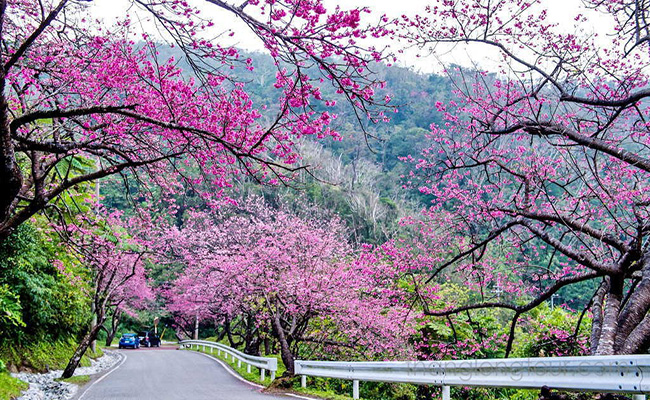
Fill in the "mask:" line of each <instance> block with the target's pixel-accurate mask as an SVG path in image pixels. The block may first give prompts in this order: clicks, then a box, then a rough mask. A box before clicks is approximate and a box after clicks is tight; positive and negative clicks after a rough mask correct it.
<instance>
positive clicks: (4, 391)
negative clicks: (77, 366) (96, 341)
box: [0, 339, 104, 400]
mask: <svg viewBox="0 0 650 400" xmlns="http://www.w3.org/2000/svg"><path fill="white" fill-rule="evenodd" d="M76 347H77V343H76V342H75V341H74V340H73V339H68V340H59V341H56V342H54V343H49V342H36V343H30V344H24V345H21V346H8V345H6V346H0V360H2V361H0V400H9V399H14V398H16V397H18V396H19V395H20V392H21V391H23V390H25V389H27V388H28V386H29V385H28V384H27V383H25V382H23V381H21V380H18V379H16V378H13V377H11V375H9V371H8V369H7V368H6V367H5V365H7V366H8V368H9V370H11V371H17V370H25V371H32V372H46V371H48V370H56V369H63V368H65V366H66V365H67V364H68V361H69V360H70V357H72V354H73V353H74V350H75V348H76ZM103 354H104V353H103V352H102V350H101V348H99V347H98V348H97V352H96V353H89V352H87V353H86V355H84V357H83V359H82V360H81V366H84V367H86V366H90V358H98V357H101V356H102V355H103ZM88 380H90V377H88V376H84V375H81V376H75V377H72V378H70V379H67V380H65V382H70V383H74V384H77V385H83V384H85V383H86V382H88Z"/></svg>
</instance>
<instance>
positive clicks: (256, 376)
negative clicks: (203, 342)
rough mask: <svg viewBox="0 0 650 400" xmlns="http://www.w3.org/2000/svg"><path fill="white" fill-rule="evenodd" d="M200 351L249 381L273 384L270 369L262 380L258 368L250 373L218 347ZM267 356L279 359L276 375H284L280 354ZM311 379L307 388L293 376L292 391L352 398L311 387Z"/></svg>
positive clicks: (343, 399) (335, 399) (336, 398)
mask: <svg viewBox="0 0 650 400" xmlns="http://www.w3.org/2000/svg"><path fill="white" fill-rule="evenodd" d="M224 344H225V343H224ZM192 351H197V350H196V349H195V348H194V349H192ZM198 352H199V353H205V354H208V355H211V356H213V357H214V358H216V359H219V360H221V361H223V362H224V363H226V364H228V366H230V368H232V370H233V371H235V372H237V373H238V374H239V375H240V376H241V377H242V378H244V379H246V380H247V381H249V382H253V383H257V384H259V385H263V386H266V387H269V386H270V385H271V378H270V376H269V373H268V371H267V373H266V378H265V379H264V381H263V382H262V381H261V380H260V377H261V376H260V371H259V369H258V368H255V367H251V372H250V373H248V372H247V369H246V364H244V363H242V366H241V367H237V359H235V361H233V360H232V359H231V358H230V357H228V358H227V359H226V357H225V356H224V353H223V352H222V353H221V355H218V354H217V349H213V352H212V353H210V348H207V347H206V349H205V351H203V347H200V346H199V350H198ZM265 357H273V358H276V359H277V360H278V370H277V371H276V376H278V377H279V376H282V374H284V372H285V371H286V368H285V366H284V364H283V363H282V359H281V358H280V355H278V354H269V355H266V356H265ZM310 379H311V378H307V388H302V387H300V378H299V377H295V378H293V388H292V389H291V391H293V392H296V393H301V394H307V395H311V396H314V397H319V398H321V399H327V400H350V399H351V398H352V396H343V395H340V394H336V393H334V392H332V391H325V390H319V389H316V388H313V387H312V388H310V387H309V380H310ZM351 394H352V382H350V395H351Z"/></svg>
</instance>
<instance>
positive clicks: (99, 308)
mask: <svg viewBox="0 0 650 400" xmlns="http://www.w3.org/2000/svg"><path fill="white" fill-rule="evenodd" d="M79 218H80V219H82V220H83V221H79V223H77V224H71V225H69V226H68V229H67V232H66V233H67V234H69V235H70V241H69V243H70V244H71V246H72V249H71V250H72V251H75V252H76V253H77V254H79V255H80V257H81V260H82V262H83V263H84V264H85V265H86V266H87V267H88V273H89V281H90V289H89V297H90V298H91V310H92V314H93V317H94V318H93V323H92V324H91V326H90V328H89V331H88V333H86V335H85V336H84V337H83V339H82V340H81V342H80V344H79V346H78V347H77V349H76V350H75V352H74V354H73V356H72V358H71V359H70V362H69V363H68V365H67V367H66V368H65V370H64V371H63V378H69V377H71V376H72V374H73V373H74V371H75V369H76V368H77V367H78V366H79V363H80V361H81V358H82V357H83V355H84V353H85V352H86V350H87V349H88V347H89V346H90V345H91V343H92V342H93V341H94V340H95V339H96V337H97V334H98V333H99V331H100V330H101V329H102V328H103V326H104V322H105V321H106V318H107V316H108V312H109V310H110V309H114V311H113V312H114V313H116V312H119V309H120V308H121V307H124V306H125V305H126V304H128V303H131V302H132V301H133V300H134V299H140V300H143V301H144V300H146V299H150V298H151V296H152V292H151V290H150V288H149V286H148V283H147V279H146V276H145V270H144V263H145V260H146V259H147V258H148V257H149V250H148V247H147V243H146V242H144V241H142V240H140V239H138V238H137V236H134V235H136V234H137V230H136V229H135V227H134V226H129V223H125V222H123V221H122V220H121V216H120V215H119V214H118V213H112V214H108V215H105V216H102V215H99V214H98V215H94V216H93V217H92V218H87V217H84V216H80V217H79Z"/></svg>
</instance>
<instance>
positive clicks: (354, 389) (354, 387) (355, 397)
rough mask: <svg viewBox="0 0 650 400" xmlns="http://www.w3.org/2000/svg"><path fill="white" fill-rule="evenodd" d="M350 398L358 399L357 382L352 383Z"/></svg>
mask: <svg viewBox="0 0 650 400" xmlns="http://www.w3.org/2000/svg"><path fill="white" fill-rule="evenodd" d="M352 398H353V399H358V398H359V381H357V380H354V381H352Z"/></svg>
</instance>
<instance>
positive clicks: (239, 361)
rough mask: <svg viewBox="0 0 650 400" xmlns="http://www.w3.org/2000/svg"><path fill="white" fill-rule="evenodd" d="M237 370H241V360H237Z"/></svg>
mask: <svg viewBox="0 0 650 400" xmlns="http://www.w3.org/2000/svg"><path fill="white" fill-rule="evenodd" d="M237 368H241V360H237Z"/></svg>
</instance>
